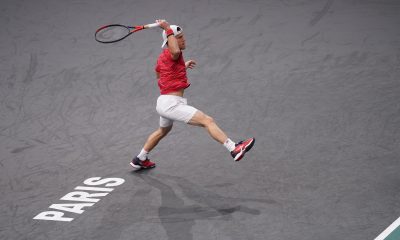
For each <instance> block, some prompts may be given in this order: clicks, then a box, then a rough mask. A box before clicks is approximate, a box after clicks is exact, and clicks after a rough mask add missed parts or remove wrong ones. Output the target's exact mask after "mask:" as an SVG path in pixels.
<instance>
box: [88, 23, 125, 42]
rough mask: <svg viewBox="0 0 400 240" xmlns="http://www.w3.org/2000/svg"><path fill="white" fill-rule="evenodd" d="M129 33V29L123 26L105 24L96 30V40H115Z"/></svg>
mask: <svg viewBox="0 0 400 240" xmlns="http://www.w3.org/2000/svg"><path fill="white" fill-rule="evenodd" d="M130 33H131V30H130V29H129V28H127V27H125V26H119V25H116V26H107V27H104V28H102V29H100V30H99V31H97V32H96V40H97V41H99V42H104V43H109V42H116V41H118V40H121V39H123V38H125V37H127V36H128V35H129V34H130Z"/></svg>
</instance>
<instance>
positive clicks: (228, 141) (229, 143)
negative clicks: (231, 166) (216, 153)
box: [224, 138, 235, 152]
mask: <svg viewBox="0 0 400 240" xmlns="http://www.w3.org/2000/svg"><path fill="white" fill-rule="evenodd" d="M224 146H225V147H226V149H228V151H229V152H232V151H233V150H234V149H235V142H234V141H232V140H231V139H229V138H228V139H226V141H225V142H224Z"/></svg>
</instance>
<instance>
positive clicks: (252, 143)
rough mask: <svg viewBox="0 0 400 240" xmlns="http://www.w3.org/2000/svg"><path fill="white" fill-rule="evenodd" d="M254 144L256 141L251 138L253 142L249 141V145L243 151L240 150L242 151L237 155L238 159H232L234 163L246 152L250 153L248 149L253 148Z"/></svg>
mask: <svg viewBox="0 0 400 240" xmlns="http://www.w3.org/2000/svg"><path fill="white" fill-rule="evenodd" d="M255 142H256V139H255V138H253V141H251V142H250V144H248V145H247V146H246V147H244V150H242V151H241V152H240V153H239V154H238V156H239V157H238V158H237V159H234V160H235V162H238V161H240V160H241V159H242V158H243V157H244V154H245V153H246V152H248V151H250V149H251V148H252V147H253V146H254V143H255Z"/></svg>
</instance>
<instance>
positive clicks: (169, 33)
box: [165, 28, 174, 38]
mask: <svg viewBox="0 0 400 240" xmlns="http://www.w3.org/2000/svg"><path fill="white" fill-rule="evenodd" d="M173 34H174V31H173V30H172V29H171V28H170V29H168V30H167V31H165V35H167V38H168V37H169V36H171V35H173Z"/></svg>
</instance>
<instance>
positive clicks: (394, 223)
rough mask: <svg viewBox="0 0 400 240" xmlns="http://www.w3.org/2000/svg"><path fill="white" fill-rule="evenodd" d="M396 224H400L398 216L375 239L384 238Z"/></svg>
mask: <svg viewBox="0 0 400 240" xmlns="http://www.w3.org/2000/svg"><path fill="white" fill-rule="evenodd" d="M398 226H400V217H399V218H398V219H397V220H396V221H394V222H393V223H392V224H391V225H390V226H389V227H388V228H386V230H385V231H383V232H382V233H381V234H380V235H379V236H377V237H376V238H375V240H384V239H385V238H386V237H387V236H389V234H390V233H391V232H393V231H394V230H395V229H396V228H397V227H398Z"/></svg>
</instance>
